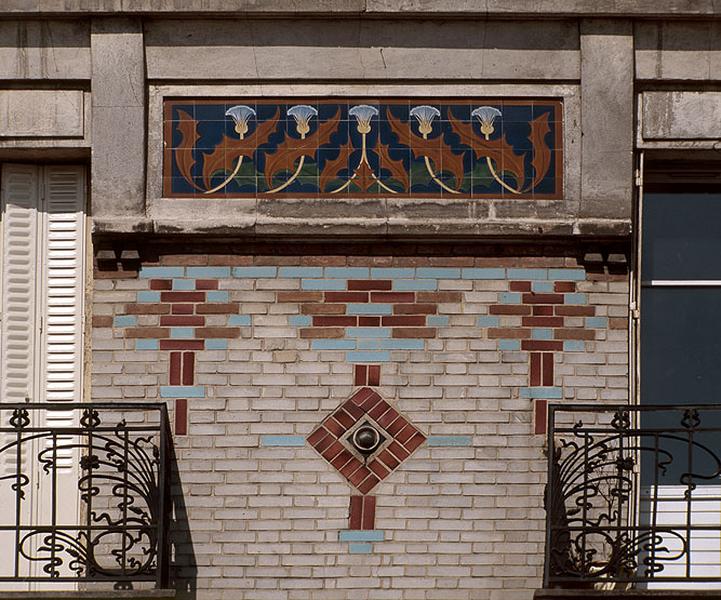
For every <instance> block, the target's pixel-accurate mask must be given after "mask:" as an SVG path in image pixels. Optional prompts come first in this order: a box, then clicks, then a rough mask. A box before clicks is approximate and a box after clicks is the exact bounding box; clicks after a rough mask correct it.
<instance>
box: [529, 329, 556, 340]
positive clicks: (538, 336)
mask: <svg viewBox="0 0 721 600" xmlns="http://www.w3.org/2000/svg"><path fill="white" fill-rule="evenodd" d="M531 339H534V340H552V339H553V329H548V328H547V327H534V328H533V329H531Z"/></svg>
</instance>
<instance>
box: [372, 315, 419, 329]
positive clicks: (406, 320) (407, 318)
mask: <svg viewBox="0 0 721 600" xmlns="http://www.w3.org/2000/svg"><path fill="white" fill-rule="evenodd" d="M381 322H382V323H383V325H384V326H386V325H387V326H393V325H401V326H402V325H405V326H407V327H423V326H424V325H425V324H426V317H425V316H423V315H404V316H399V317H383V318H382V319H381Z"/></svg>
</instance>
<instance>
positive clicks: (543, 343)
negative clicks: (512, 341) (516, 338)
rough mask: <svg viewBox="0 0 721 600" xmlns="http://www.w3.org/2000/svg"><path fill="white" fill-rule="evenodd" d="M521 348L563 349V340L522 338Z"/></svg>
mask: <svg viewBox="0 0 721 600" xmlns="http://www.w3.org/2000/svg"><path fill="white" fill-rule="evenodd" d="M521 350H563V342H561V341H557V340H522V341H521Z"/></svg>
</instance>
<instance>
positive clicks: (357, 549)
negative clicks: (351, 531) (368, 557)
mask: <svg viewBox="0 0 721 600" xmlns="http://www.w3.org/2000/svg"><path fill="white" fill-rule="evenodd" d="M348 552H349V553H350V554H370V553H371V552H373V544H367V543H365V542H360V543H355V544H348Z"/></svg>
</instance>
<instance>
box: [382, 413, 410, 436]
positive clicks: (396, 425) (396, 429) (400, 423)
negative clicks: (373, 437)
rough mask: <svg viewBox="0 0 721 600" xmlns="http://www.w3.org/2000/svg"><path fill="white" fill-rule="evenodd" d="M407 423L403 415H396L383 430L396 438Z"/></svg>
mask: <svg viewBox="0 0 721 600" xmlns="http://www.w3.org/2000/svg"><path fill="white" fill-rule="evenodd" d="M407 424H408V421H406V420H405V419H404V418H403V417H398V418H397V419H396V420H395V421H393V422H392V423H390V424H389V425H388V426H387V427H385V430H386V431H387V432H388V433H390V434H391V435H392V436H393V437H394V438H395V439H398V434H399V433H400V432H401V430H402V429H403V428H404V427H405V426H406V425H407Z"/></svg>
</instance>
